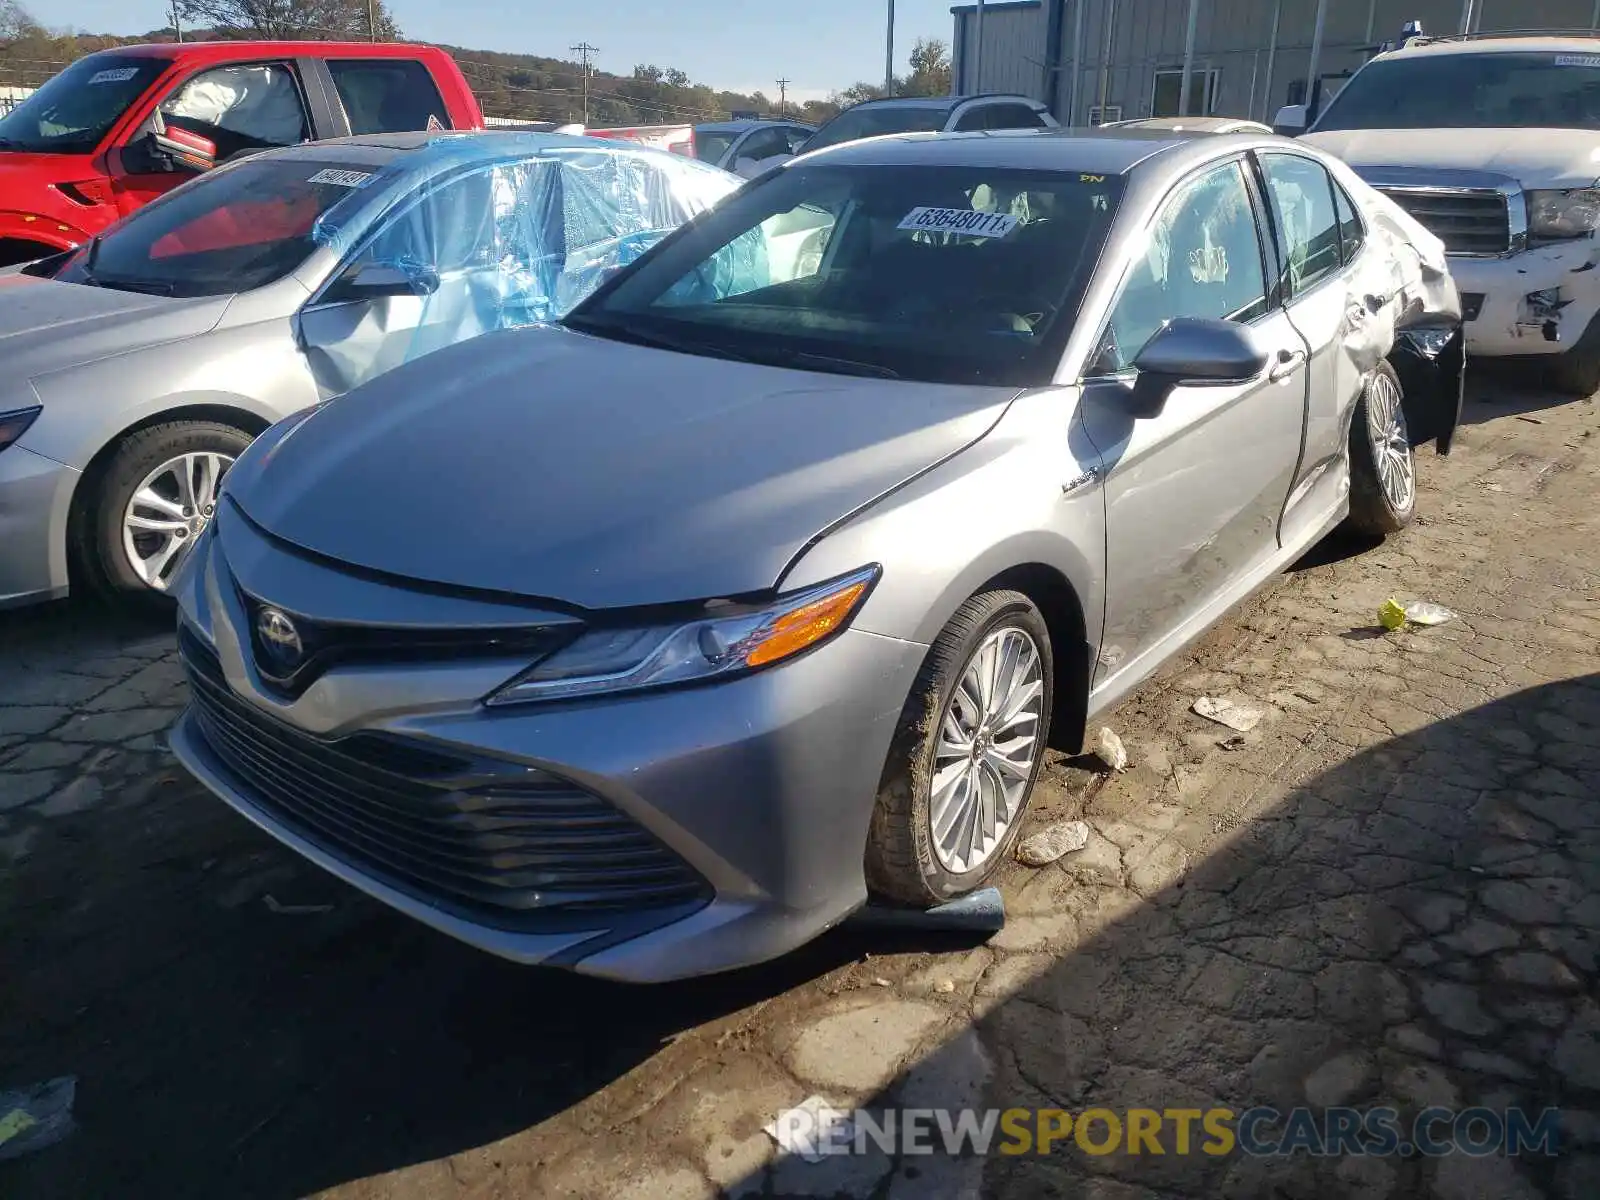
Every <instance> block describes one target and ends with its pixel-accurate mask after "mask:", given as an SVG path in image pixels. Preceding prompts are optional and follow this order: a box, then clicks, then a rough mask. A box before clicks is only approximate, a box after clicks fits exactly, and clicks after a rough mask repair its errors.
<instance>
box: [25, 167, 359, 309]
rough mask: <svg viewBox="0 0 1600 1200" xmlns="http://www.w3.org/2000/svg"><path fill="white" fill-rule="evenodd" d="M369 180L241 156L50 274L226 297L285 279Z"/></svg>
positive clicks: (352, 170) (346, 171)
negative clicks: (322, 227) (323, 223)
mask: <svg viewBox="0 0 1600 1200" xmlns="http://www.w3.org/2000/svg"><path fill="white" fill-rule="evenodd" d="M372 179H374V175H373V173H372V168H371V166H370V165H367V166H361V165H358V164H347V163H336V162H329V161H326V160H317V161H313V160H309V159H304V158H299V157H296V158H292V159H260V158H258V159H246V160H244V161H242V162H240V163H238V164H236V165H235V166H231V167H225V168H223V169H221V170H218V171H216V172H214V173H212V174H209V175H204V176H202V177H200V178H199V179H196V180H194V181H193V182H191V183H189V184H186V185H185V186H183V187H181V188H179V189H178V190H177V191H175V192H172V193H171V194H169V195H167V196H165V197H163V198H162V199H160V200H157V201H156V202H155V203H154V204H151V205H148V206H147V207H145V208H143V209H140V210H139V211H138V212H136V213H134V214H133V215H132V216H130V217H128V218H127V219H125V220H123V221H122V222H120V223H119V224H117V225H113V226H112V227H111V228H110V229H109V230H108V231H107V232H105V233H104V234H102V235H101V236H100V237H99V238H98V239H97V240H96V241H93V242H90V243H89V245H88V246H87V247H86V248H85V249H84V250H83V251H82V252H80V253H79V254H78V255H77V256H76V257H74V258H73V259H72V260H71V261H70V262H69V263H68V264H67V266H66V267H65V268H64V269H63V270H62V271H61V273H60V274H58V275H57V276H56V278H57V279H59V280H61V281H63V282H65V283H86V284H92V285H95V286H98V287H108V288H117V289H120V290H125V291H136V292H153V293H156V294H158V295H163V296H225V295H231V294H232V293H234V292H246V291H249V290H251V289H252V288H258V287H262V286H264V285H266V284H269V283H272V282H274V281H275V280H278V279H281V278H283V277H284V276H285V275H287V274H288V273H289V272H290V271H293V270H294V269H295V268H296V267H298V266H299V265H300V264H301V263H303V262H305V260H306V259H307V258H309V257H310V255H311V253H312V251H314V250H315V249H316V248H317V246H318V243H317V241H316V240H315V238H314V237H313V236H312V229H313V227H314V226H315V225H316V223H317V219H318V218H319V217H321V216H322V215H323V214H324V213H326V212H328V211H329V210H331V209H332V208H334V207H335V206H336V205H338V204H339V203H340V202H341V201H345V200H350V202H351V203H352V204H357V203H360V201H359V200H357V199H355V197H357V196H359V195H360V194H361V189H362V187H363V186H365V185H366V184H367V183H369V182H370V181H371V180H372Z"/></svg>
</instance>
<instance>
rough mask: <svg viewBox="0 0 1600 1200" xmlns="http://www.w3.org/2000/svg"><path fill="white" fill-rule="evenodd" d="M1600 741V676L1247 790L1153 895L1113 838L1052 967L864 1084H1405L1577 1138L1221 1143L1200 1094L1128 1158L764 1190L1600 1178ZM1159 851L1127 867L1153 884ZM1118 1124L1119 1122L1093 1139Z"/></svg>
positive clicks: (1336, 1090)
mask: <svg viewBox="0 0 1600 1200" xmlns="http://www.w3.org/2000/svg"><path fill="white" fill-rule="evenodd" d="M1597 747H1600V676H1591V677H1588V678H1583V679H1576V680H1571V681H1568V682H1563V683H1557V684H1551V685H1548V686H1543V687H1536V688H1532V689H1530V690H1526V691H1522V692H1519V693H1517V694H1515V695H1511V696H1507V697H1505V698H1504V699H1500V700H1496V701H1494V702H1492V703H1489V704H1485V705H1483V706H1482V707H1479V708H1474V709H1471V710H1469V711H1466V712H1464V713H1461V714H1460V715H1458V716H1455V717H1452V718H1450V719H1448V720H1441V721H1437V722H1434V723H1432V724H1429V725H1426V726H1425V727H1423V728H1420V729H1417V730H1416V731H1414V732H1408V733H1405V734H1404V735H1402V736H1399V737H1394V738H1392V739H1390V740H1387V741H1383V742H1381V743H1378V744H1376V745H1370V747H1369V748H1367V749H1365V750H1363V751H1362V752H1360V753H1356V754H1354V755H1353V756H1352V757H1349V758H1347V759H1345V760H1344V761H1342V762H1340V763H1338V765H1336V766H1334V767H1332V768H1331V769H1329V770H1327V771H1326V772H1325V773H1323V774H1321V775H1320V776H1318V777H1315V778H1312V779H1310V780H1308V781H1306V782H1303V783H1300V784H1299V785H1297V786H1295V787H1294V788H1293V790H1292V791H1290V792H1289V794H1288V795H1287V796H1286V797H1284V798H1283V799H1282V800H1281V801H1279V802H1277V803H1271V802H1269V803H1267V804H1266V805H1264V806H1261V805H1258V806H1256V807H1252V806H1251V801H1250V800H1249V798H1248V797H1247V798H1245V799H1243V800H1241V801H1240V802H1239V804H1238V805H1237V807H1236V809H1235V810H1234V811H1235V814H1236V816H1237V817H1239V818H1242V820H1238V821H1235V822H1234V823H1232V827H1234V828H1236V829H1237V832H1236V833H1235V834H1233V835H1232V836H1231V837H1230V838H1229V839H1228V840H1226V841H1224V842H1223V843H1222V844H1221V845H1220V846H1217V847H1215V848H1212V849H1210V850H1209V852H1208V853H1206V854H1205V855H1204V857H1201V858H1198V859H1196V860H1193V861H1190V862H1188V863H1187V864H1186V866H1185V867H1184V869H1182V870H1181V871H1178V872H1168V873H1167V875H1166V881H1165V882H1164V883H1163V884H1162V885H1161V886H1158V887H1156V888H1155V889H1153V890H1148V891H1147V892H1146V894H1144V895H1143V896H1142V897H1141V896H1138V895H1136V894H1134V893H1133V892H1131V891H1129V890H1128V889H1127V888H1126V887H1125V886H1113V882H1114V881H1113V880H1111V879H1109V878H1108V877H1107V876H1106V874H1105V863H1104V861H1103V856H1102V860H1101V861H1099V862H1097V863H1095V864H1093V869H1087V868H1074V866H1073V865H1072V863H1073V860H1072V858H1071V857H1070V856H1069V857H1068V858H1067V859H1065V860H1063V862H1062V863H1061V864H1059V871H1060V876H1059V878H1058V880H1057V884H1058V886H1056V887H1054V889H1053V891H1052V894H1054V895H1056V896H1058V897H1059V900H1058V909H1057V911H1062V912H1067V913H1071V914H1072V915H1073V917H1074V918H1075V923H1069V924H1068V925H1067V926H1066V929H1067V930H1068V932H1066V933H1062V934H1060V935H1059V937H1058V939H1057V940H1056V941H1055V942H1054V943H1053V952H1052V953H1051V954H1050V955H1049V956H1048V959H1047V961H1045V963H1044V965H1043V966H1042V968H1040V969H1035V970H1032V971H1029V972H1022V973H1019V972H1016V971H1007V969H1006V965H1005V960H1001V962H1000V963H999V964H998V965H997V966H996V967H994V968H992V969H991V972H990V977H989V979H990V980H995V979H997V978H1003V979H1004V980H1006V982H1007V984H1008V986H1007V987H1006V988H1005V989H1004V993H1005V994H1004V995H1003V997H1002V998H986V990H987V988H986V984H987V983H988V981H985V982H980V984H979V986H978V988H977V990H976V998H975V999H974V1000H973V1002H972V1004H973V1008H972V1010H971V1016H970V1018H969V1020H968V1021H966V1022H961V1023H959V1024H958V1027H957V1031H956V1033H955V1034H954V1036H952V1037H949V1038H946V1039H945V1040H944V1041H942V1042H941V1044H940V1045H938V1046H937V1047H935V1048H933V1049H932V1050H930V1051H927V1052H925V1053H923V1054H922V1055H921V1056H920V1057H919V1058H918V1059H917V1061H915V1062H914V1063H913V1064H911V1065H910V1066H909V1067H907V1068H906V1069H904V1070H903V1071H902V1072H900V1073H899V1074H898V1075H897V1076H896V1078H895V1079H894V1080H893V1082H892V1083H891V1084H889V1085H888V1086H887V1087H885V1088H883V1089H882V1090H881V1091H880V1092H879V1093H878V1094H877V1095H876V1096H875V1097H874V1098H873V1099H871V1100H870V1101H869V1102H868V1105H867V1106H868V1107H869V1108H881V1107H893V1106H902V1107H904V1106H916V1107H922V1108H937V1107H939V1106H941V1105H951V1106H955V1107H961V1106H963V1105H967V1104H973V1103H976V1104H978V1105H979V1106H983V1105H988V1106H993V1107H994V1108H997V1109H1008V1108H1013V1107H1023V1106H1025V1107H1039V1108H1053V1109H1063V1110H1067V1111H1068V1112H1069V1113H1073V1114H1077V1113H1081V1112H1083V1111H1084V1110H1086V1109H1089V1108H1099V1109H1103V1110H1109V1112H1110V1113H1111V1114H1112V1115H1114V1116H1116V1117H1117V1118H1118V1119H1120V1120H1122V1121H1124V1122H1125V1121H1126V1119H1127V1110H1128V1109H1130V1108H1148V1109H1154V1110H1156V1112H1157V1113H1161V1112H1163V1111H1164V1110H1170V1109H1180V1108H1192V1109H1197V1110H1210V1109H1213V1108H1227V1109H1230V1110H1232V1112H1233V1113H1234V1114H1240V1113H1242V1112H1243V1111H1245V1110H1247V1109H1249V1108H1251V1107H1254V1106H1270V1107H1272V1108H1274V1109H1277V1110H1278V1111H1279V1112H1280V1113H1284V1114H1287V1113H1288V1112H1289V1110H1291V1109H1293V1108H1294V1107H1296V1106H1301V1105H1308V1104H1309V1105H1310V1106H1312V1111H1313V1112H1315V1113H1318V1114H1320V1113H1322V1112H1323V1111H1324V1110H1325V1108H1326V1107H1327V1106H1330V1105H1350V1106H1357V1107H1362V1108H1366V1107H1369V1106H1377V1105H1388V1106H1392V1107H1394V1108H1395V1109H1397V1110H1398V1112H1399V1115H1400V1123H1399V1126H1398V1128H1399V1129H1400V1131H1402V1133H1403V1134H1404V1135H1405V1136H1407V1137H1409V1136H1410V1133H1411V1125H1410V1124H1409V1122H1410V1121H1411V1119H1412V1118H1413V1117H1415V1116H1416V1114H1417V1113H1418V1112H1419V1111H1420V1110H1422V1109H1423V1108H1426V1107H1428V1106H1430V1105H1441V1106H1445V1107H1447V1108H1451V1109H1455V1110H1460V1109H1463V1108H1466V1107H1467V1106H1472V1105H1481V1106H1483V1107H1485V1108H1488V1109H1490V1110H1493V1111H1494V1112H1496V1113H1504V1112H1505V1111H1506V1110H1508V1109H1511V1108H1521V1109H1523V1110H1525V1111H1526V1112H1527V1113H1528V1114H1529V1116H1530V1118H1533V1119H1537V1117H1538V1115H1539V1114H1540V1113H1541V1112H1542V1111H1543V1110H1544V1109H1546V1108H1548V1107H1555V1108H1559V1109H1561V1110H1562V1116H1561V1118H1560V1120H1561V1123H1562V1134H1561V1137H1562V1141H1561V1142H1560V1143H1558V1149H1559V1152H1558V1153H1557V1154H1555V1155H1553V1156H1552V1155H1546V1154H1543V1153H1528V1154H1524V1155H1523V1156H1522V1157H1520V1158H1517V1159H1514V1160H1513V1159H1511V1158H1507V1157H1503V1156H1500V1155H1490V1156H1488V1157H1469V1156H1466V1155H1463V1154H1460V1153H1457V1154H1454V1155H1452V1156H1450V1157H1436V1158H1427V1157H1422V1156H1412V1157H1405V1156H1402V1155H1400V1154H1391V1155H1389V1156H1387V1157H1377V1156H1355V1155H1349V1154H1344V1155H1333V1156H1328V1157H1322V1156H1319V1152H1318V1151H1317V1150H1311V1151H1310V1152H1309V1153H1308V1152H1306V1151H1305V1150H1302V1151H1301V1152H1300V1153H1296V1154H1293V1155H1290V1156H1284V1157H1268V1156H1259V1155H1258V1156H1251V1155H1247V1154H1244V1153H1242V1152H1240V1151H1239V1150H1238V1149H1235V1150H1234V1151H1233V1152H1232V1153H1225V1154H1215V1153H1206V1152H1204V1151H1203V1149H1202V1147H1203V1146H1204V1145H1205V1144H1206V1143H1207V1141H1208V1140H1209V1139H1207V1138H1204V1137H1202V1136H1201V1133H1200V1128H1201V1126H1200V1123H1199V1120H1198V1114H1197V1119H1196V1123H1195V1125H1194V1130H1195V1135H1194V1138H1193V1141H1192V1142H1191V1152H1190V1153H1187V1154H1182V1153H1178V1152H1177V1141H1176V1133H1175V1122H1173V1121H1170V1120H1169V1121H1167V1122H1166V1123H1165V1124H1164V1125H1163V1126H1162V1128H1161V1134H1160V1138H1161V1141H1162V1143H1163V1144H1164V1148H1165V1153H1164V1154H1162V1155H1156V1154H1153V1153H1150V1152H1149V1148H1148V1146H1145V1147H1144V1148H1143V1149H1144V1150H1145V1152H1144V1153H1142V1154H1139V1155H1130V1154H1128V1153H1127V1152H1126V1140H1125V1139H1124V1140H1123V1141H1122V1142H1120V1143H1118V1144H1117V1148H1115V1149H1114V1150H1113V1152H1111V1153H1094V1154H1091V1153H1085V1152H1084V1150H1083V1149H1082V1148H1080V1147H1079V1146H1078V1145H1077V1144H1076V1143H1075V1141H1074V1136H1073V1135H1072V1134H1071V1133H1070V1131H1069V1134H1068V1136H1067V1137H1066V1138H1065V1139H1064V1140H1063V1141H1061V1142H1059V1143H1057V1144H1056V1145H1055V1146H1054V1147H1053V1148H1052V1150H1051V1152H1050V1153H1048V1154H1045V1155H1039V1154H1037V1153H1031V1152H1024V1153H1021V1154H1018V1153H1016V1150H1015V1145H1013V1149H1012V1151H1011V1152H1010V1153H1005V1154H1002V1153H998V1152H997V1151H996V1150H995V1149H993V1148H992V1149H991V1153H990V1154H989V1155H988V1157H987V1158H986V1159H984V1160H983V1161H981V1162H977V1161H974V1160H972V1159H971V1158H968V1159H966V1160H962V1159H960V1158H955V1159H952V1158H950V1157H947V1156H946V1155H945V1154H944V1153H943V1152H942V1151H937V1152H936V1153H935V1154H931V1155H916V1156H906V1155H903V1154H902V1155H901V1156H900V1157H899V1158H898V1159H897V1160H896V1161H895V1163H894V1164H893V1165H892V1170H891V1164H890V1163H889V1162H888V1161H884V1160H882V1159H880V1160H878V1162H877V1165H876V1166H875V1167H874V1166H873V1165H872V1164H870V1163H863V1162H860V1161H857V1162H856V1164H855V1166H856V1170H855V1171H854V1173H853V1179H852V1181H851V1182H850V1183H848V1184H847V1185H846V1186H843V1187H835V1186H834V1185H833V1184H832V1183H830V1181H837V1180H839V1179H841V1178H845V1177H846V1176H847V1175H850V1174H851V1173H850V1172H849V1170H848V1169H845V1170H841V1169H840V1168H839V1166H838V1164H839V1162H840V1160H839V1159H832V1158H824V1159H823V1160H822V1161H821V1163H818V1164H816V1165H815V1166H811V1165H808V1164H806V1163H804V1162H803V1160H799V1159H795V1160H789V1161H787V1162H785V1163H784V1164H783V1165H782V1166H780V1167H779V1168H776V1169H768V1170H765V1171H764V1172H763V1174H762V1175H761V1176H759V1177H754V1176H752V1177H750V1178H748V1179H746V1180H745V1181H744V1184H745V1185H746V1186H747V1187H749V1188H751V1189H752V1192H751V1193H750V1194H763V1195H767V1196H787V1195H796V1196H798V1195H826V1194H842V1195H850V1196H869V1195H870V1196H883V1195H889V1196H891V1197H901V1196H905V1197H915V1196H923V1195H926V1196H942V1195H978V1194H981V1195H983V1196H994V1197H1006V1198H1010V1197H1018V1198H1023V1200H1034V1198H1035V1197H1056V1198H1060V1200H1101V1198H1103V1197H1110V1196H1116V1197H1122V1196H1127V1197H1133V1196H1140V1197H1145V1196H1149V1197H1154V1196H1156V1195H1160V1196H1163V1197H1166V1196H1171V1197H1174V1198H1177V1197H1199V1196H1226V1197H1228V1198H1229V1200H1320V1198H1322V1197H1328V1198H1329V1200H1334V1198H1344V1197H1353V1196H1374V1197H1376V1196H1441V1197H1442V1196H1463V1197H1465V1196H1482V1197H1489V1196H1494V1197H1510V1196H1519V1197H1523V1196H1529V1197H1531V1196H1536V1195H1548V1196H1552V1197H1554V1196H1561V1197H1576V1196H1596V1195H1600V1153H1597V1152H1596V1146H1595V1144H1594V1143H1596V1142H1600V1004H1597V1003H1596V1000H1595V997H1596V995H1597V994H1600V972H1597V962H1600V749H1597ZM1258 791H1259V789H1256V788H1253V787H1252V789H1251V793H1250V794H1251V795H1254V794H1256V793H1257V792H1258ZM1207 825H1208V826H1209V822H1208V823H1207ZM1224 827H1225V828H1226V827H1229V826H1224ZM1119 836H1121V837H1122V839H1123V840H1124V841H1127V827H1126V826H1124V827H1123V829H1122V833H1121V834H1120V835H1119ZM1135 854H1136V851H1134V850H1128V851H1125V852H1124V854H1123V862H1122V867H1121V870H1129V871H1131V872H1132V874H1131V877H1130V878H1131V880H1132V882H1134V883H1136V884H1138V883H1140V880H1141V873H1142V872H1141V870H1140V869H1136V868H1135V865H1134V864H1133V863H1132V861H1131V860H1133V859H1134V857H1135ZM1144 861H1146V862H1154V861H1157V856H1156V854H1155V852H1154V851H1150V854H1149V857H1147V858H1146V859H1145V860H1144ZM1165 861H1167V862H1168V863H1169V864H1170V863H1171V862H1173V861H1176V860H1173V859H1171V858H1170V857H1169V858H1167V859H1166V860H1165ZM1056 869H1057V868H1052V870H1056ZM1174 875H1175V876H1176V877H1175V878H1174ZM1144 877H1145V878H1150V876H1148V875H1146V876H1144ZM1158 877H1159V876H1158ZM1116 882H1119V883H1120V882H1125V881H1120V880H1119V881H1116ZM1037 887H1038V884H1036V883H1034V882H1030V884H1029V888H1028V890H1029V892H1034V891H1035V890H1036V888H1037ZM1047 890H1050V889H1047ZM1058 928H1059V926H1058ZM1074 929H1075V930H1076V931H1077V932H1076V933H1074V932H1072V930H1074ZM1086 931H1090V932H1086ZM1011 961H1012V963H1013V965H1017V964H1019V963H1020V965H1023V966H1027V965H1028V964H1029V963H1030V961H1038V960H1029V959H1027V958H1022V959H1020V960H1018V959H1015V958H1013V959H1012V960H1011ZM974 1031H975V1032H976V1035H977V1037H978V1039H979V1041H980V1042H981V1045H982V1047H983V1049H982V1050H981V1051H979V1050H976V1049H974V1047H973V1045H972V1036H973V1033H974ZM985 1063H987V1064H989V1067H988V1068H985V1066H984V1064H985ZM991 1071H992V1073H990V1072H991ZM985 1075H987V1076H988V1077H987V1082H986V1085H985ZM975 1094H977V1095H985V1097H986V1098H984V1099H981V1100H974V1099H972V1098H971V1097H973V1096H974V1095H975ZM1022 1124H1023V1126H1024V1127H1027V1125H1028V1122H1027V1121H1024V1122H1023V1123H1022ZM929 1128H930V1129H932V1130H933V1132H932V1136H931V1139H929V1140H931V1142H932V1143H933V1144H934V1146H935V1148H936V1150H937V1147H938V1145H939V1143H940V1142H941V1140H942V1139H941V1134H940V1133H939V1131H938V1130H939V1126H938V1125H936V1124H933V1123H930V1124H929ZM1000 1128H1002V1129H1003V1128H1004V1126H1001V1127H1000ZM1108 1128H1109V1126H1108V1125H1107V1123H1106V1122H1105V1120H1104V1118H1103V1117H1100V1118H1097V1119H1096V1121H1095V1122H1094V1123H1092V1124H1091V1126H1090V1127H1089V1131H1090V1132H1089V1144H1090V1145H1094V1146H1097V1147H1103V1146H1104V1144H1105V1142H1106V1138H1107V1136H1108ZM1449 1129H1450V1126H1449V1124H1448V1123H1446V1125H1445V1126H1444V1127H1443V1132H1445V1133H1446V1134H1448V1131H1449ZM1282 1130H1283V1126H1282V1125H1281V1124H1280V1125H1277V1126H1272V1125H1263V1126H1260V1127H1258V1129H1257V1132H1258V1133H1261V1134H1263V1135H1264V1136H1265V1138H1266V1140H1268V1141H1270V1140H1271V1139H1272V1137H1273V1136H1274V1135H1275V1134H1281V1132H1282ZM1435 1131H1436V1132H1438V1130H1435ZM996 1137H997V1141H996V1146H998V1144H999V1141H1000V1140H1002V1139H1001V1135H999V1134H997V1135H996ZM1581 1143H1587V1144H1588V1145H1587V1149H1585V1148H1584V1146H1583V1145H1582V1144H1581ZM808 1173H809V1174H808ZM980 1179H981V1191H979V1190H977V1189H978V1188H979V1185H980ZM1146 1189H1149V1190H1146Z"/></svg>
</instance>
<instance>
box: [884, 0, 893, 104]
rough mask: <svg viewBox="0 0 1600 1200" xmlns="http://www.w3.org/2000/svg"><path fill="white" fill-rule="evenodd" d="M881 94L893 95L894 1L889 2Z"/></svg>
mask: <svg viewBox="0 0 1600 1200" xmlns="http://www.w3.org/2000/svg"><path fill="white" fill-rule="evenodd" d="M883 94H884V95H885V96H892V95H894V0H889V37H888V40H887V44H886V45H885V47H884V52H883Z"/></svg>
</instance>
